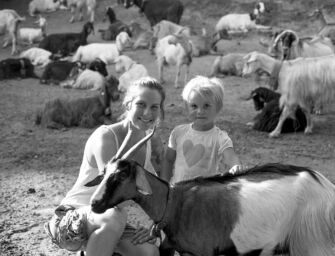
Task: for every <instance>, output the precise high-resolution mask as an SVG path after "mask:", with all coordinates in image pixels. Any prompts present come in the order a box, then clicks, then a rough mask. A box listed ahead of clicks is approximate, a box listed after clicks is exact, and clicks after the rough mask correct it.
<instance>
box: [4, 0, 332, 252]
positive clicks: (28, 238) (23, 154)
mask: <svg viewBox="0 0 335 256" xmlns="http://www.w3.org/2000/svg"><path fill="white" fill-rule="evenodd" d="M28 2H29V1H27V0H24V1H23V0H7V1H1V2H0V7H1V8H0V9H2V8H12V9H16V10H18V12H19V13H20V14H21V15H24V16H26V18H27V21H26V22H25V23H24V25H25V26H30V25H32V21H33V18H32V17H29V15H28V14H27V13H26V10H27V5H28ZM108 2H109V3H111V2H112V3H114V1H100V2H99V3H100V4H99V9H98V13H99V15H97V22H96V24H95V27H96V31H97V29H98V28H105V27H107V23H103V22H102V17H101V13H102V10H103V8H104V7H105V6H106V5H107V4H108ZM115 2H116V1H115ZM184 2H187V1H184ZM190 2H192V1H190ZM216 2H217V1H216ZM228 2H229V1H227V3H228ZM239 2H241V1H239ZM245 2H247V1H245ZM116 10H117V17H118V18H119V19H122V20H123V21H125V22H129V21H130V20H131V19H135V20H137V21H141V22H142V23H143V24H148V23H147V21H146V20H145V18H144V17H141V16H140V15H139V13H138V10H136V9H135V8H132V9H129V10H124V9H123V8H122V7H116ZM200 10H203V13H201V12H200V11H192V10H189V9H187V7H186V10H185V13H184V16H183V19H182V24H193V25H194V26H195V28H196V29H200V28H201V27H202V26H209V27H210V26H214V23H213V22H214V21H215V20H216V19H217V16H210V15H211V13H210V11H208V12H207V13H206V11H205V10H206V9H200ZM210 10H212V9H210ZM46 17H47V19H48V23H49V26H48V33H54V32H64V31H80V29H81V27H82V24H83V22H79V23H78V22H77V23H75V24H69V23H68V19H69V18H70V15H69V13H68V12H65V11H59V12H56V13H49V14H47V15H46ZM294 25H295V24H293V23H292V26H291V28H294ZM312 26H313V24H310V27H309V28H311V27H312ZM299 32H302V30H299ZM310 32H313V30H312V29H310V30H309V31H307V32H306V33H310ZM260 36H262V35H260V34H258V33H255V32H251V33H249V34H248V35H247V36H245V37H237V38H235V39H234V40H231V41H223V42H221V43H220V49H221V50H223V51H224V52H225V53H228V52H249V51H252V50H258V51H263V52H265V51H266V49H265V48H264V47H262V46H261V45H260V44H259V37H260ZM0 39H1V38H0ZM88 41H89V42H98V41H101V40H100V36H99V33H96V34H95V35H94V36H92V35H91V36H90V37H89V38H88ZM21 49H24V48H23V47H22V46H21ZM125 54H126V55H129V56H130V57H131V58H133V59H135V60H137V61H138V62H140V63H142V64H144V65H145V66H146V67H147V68H148V70H149V73H150V74H151V75H152V76H154V77H157V67H156V64H155V59H154V56H152V55H150V53H149V52H148V51H147V50H139V51H136V52H134V51H127V52H126V53H125ZM8 57H10V48H6V49H2V48H1V49H0V59H4V58H8ZM214 58H215V56H205V57H200V58H195V59H194V60H193V63H192V65H191V76H192V77H193V76H195V75H198V74H199V75H208V74H209V71H210V66H211V64H212V62H213V60H214ZM108 69H109V73H111V74H114V75H116V76H118V75H117V74H116V73H115V72H114V68H113V66H110V67H108ZM166 70H167V71H166V73H165V74H166V80H167V83H166V84H165V88H166V91H167V100H166V119H165V121H164V122H163V123H162V125H161V127H160V128H159V131H158V132H159V134H160V135H161V137H162V140H163V141H164V142H165V143H166V142H167V140H168V136H169V133H170V131H171V129H172V128H173V127H174V126H176V125H178V124H181V123H185V122H187V117H186V115H185V112H184V110H183V104H182V101H181V96H180V94H181V90H182V89H175V88H174V87H173V81H174V74H175V68H173V67H170V68H167V69H166ZM182 75H183V74H182ZM223 81H224V84H225V103H224V109H223V111H222V113H221V114H220V116H219V118H218V121H217V125H218V126H219V127H220V128H221V129H225V130H226V131H227V132H228V133H229V135H230V137H231V138H232V140H233V142H234V148H235V151H236V152H237V154H238V155H239V156H240V158H241V160H242V161H243V163H245V164H247V165H249V166H254V165H260V164H264V163H269V162H280V163H286V164H295V165H301V166H307V167H309V168H311V169H314V170H318V171H320V172H321V173H323V174H324V175H325V176H326V177H327V178H329V179H330V180H331V181H332V182H335V172H334V168H335V104H331V105H329V106H327V107H326V109H325V111H324V114H323V115H321V116H313V118H314V120H315V127H314V133H313V134H312V135H308V136H306V135H304V134H303V133H296V134H286V135H282V136H281V137H280V138H278V139H270V138H268V134H267V133H261V132H257V131H254V130H250V129H249V128H248V127H247V126H246V123H247V122H248V121H250V120H251V119H252V118H253V117H254V116H255V115H256V112H255V111H254V108H253V105H252V102H251V101H243V100H241V97H242V96H245V95H247V94H249V93H250V91H251V90H252V89H254V88H256V87H257V86H258V85H257V84H256V83H255V81H254V80H253V79H252V78H247V79H246V78H240V77H226V78H224V79H223ZM92 93H94V92H89V91H80V90H69V89H62V88H60V87H58V86H51V85H50V86H47V85H42V84H40V83H39V81H38V80H36V79H24V80H7V81H0V95H1V99H0V129H1V133H0V255H3V256H7V255H8V256H9V255H11V256H20V255H39V256H49V255H50V256H51V255H54V256H60V255H73V254H72V253H68V252H66V251H64V250H60V249H58V248H57V247H55V246H54V245H52V243H51V242H50V240H49V239H48V238H47V235H46V234H45V232H44V231H43V223H44V222H45V221H47V220H48V219H49V218H50V217H51V215H52V213H53V210H54V208H55V207H56V206H57V205H58V204H59V202H60V200H61V199H62V198H63V197H64V195H65V194H66V192H67V191H68V190H69V189H70V187H71V186H72V185H73V184H74V182H75V179H76V177H77V174H78V171H79V166H80V163H81V158H82V153H83V149H84V144H85V142H86V140H87V138H88V136H89V135H90V134H91V133H92V131H93V129H81V128H71V129H67V130H63V131H59V130H49V129H43V128H41V127H38V126H35V125H34V116H35V113H36V111H37V109H38V108H39V107H41V106H42V105H43V104H44V103H45V102H47V101H49V100H50V99H54V98H57V97H65V98H76V97H83V96H87V95H90V94H92ZM119 105H120V104H119V103H116V104H115V107H116V108H115V110H113V114H114V115H115V116H117V114H119V113H120V106H119ZM129 214H130V220H131V222H132V223H136V222H137V221H138V220H140V222H141V223H142V224H144V225H149V221H148V219H147V217H146V215H145V214H144V213H143V212H141V210H136V211H135V210H132V211H130V213H129Z"/></svg>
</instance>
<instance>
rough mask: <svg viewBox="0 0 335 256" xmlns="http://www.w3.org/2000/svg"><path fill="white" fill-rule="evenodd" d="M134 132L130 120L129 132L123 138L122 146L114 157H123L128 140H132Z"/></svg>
mask: <svg viewBox="0 0 335 256" xmlns="http://www.w3.org/2000/svg"><path fill="white" fill-rule="evenodd" d="M132 133H133V130H132V128H131V124H130V122H129V123H128V132H127V135H126V137H125V138H124V139H123V142H122V144H121V146H120V147H119V150H118V151H117V152H116V154H115V156H114V159H120V158H121V156H122V152H123V150H124V149H125V148H126V146H127V144H128V142H129V140H130V137H131V135H132Z"/></svg>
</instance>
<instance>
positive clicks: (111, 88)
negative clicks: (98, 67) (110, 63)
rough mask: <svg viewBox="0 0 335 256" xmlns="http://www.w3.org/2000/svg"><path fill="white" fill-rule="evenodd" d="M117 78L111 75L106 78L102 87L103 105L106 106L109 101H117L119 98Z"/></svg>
mask: <svg viewBox="0 0 335 256" xmlns="http://www.w3.org/2000/svg"><path fill="white" fill-rule="evenodd" d="M118 87H119V80H118V79H117V78H116V77H115V76H113V75H110V76H109V77H108V78H107V79H106V83H105V86H104V87H103V88H104V90H105V94H104V103H105V106H108V105H109V103H110V101H111V100H112V101H117V100H119V99H120V92H119V89H118Z"/></svg>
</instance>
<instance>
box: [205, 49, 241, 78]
mask: <svg viewBox="0 0 335 256" xmlns="http://www.w3.org/2000/svg"><path fill="white" fill-rule="evenodd" d="M244 56H245V54H243V53H228V54H227V55H224V56H218V57H216V58H215V60H214V61H213V64H212V67H211V72H210V75H209V76H211V77H212V76H242V70H243V65H244V61H243V57H244Z"/></svg>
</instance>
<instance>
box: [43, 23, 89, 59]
mask: <svg viewBox="0 0 335 256" xmlns="http://www.w3.org/2000/svg"><path fill="white" fill-rule="evenodd" d="M92 32H94V27H93V23H91V22H86V23H85V24H84V26H83V29H82V31H81V32H80V33H62V34H50V35H48V36H46V37H45V38H44V39H43V40H42V41H41V42H40V43H39V46H38V47H39V48H42V49H45V50H48V51H50V52H51V53H56V54H60V55H62V56H68V55H69V54H71V53H73V52H75V51H76V50H77V49H78V47H79V46H81V45H86V44H87V37H88V35H89V34H90V33H92Z"/></svg>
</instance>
